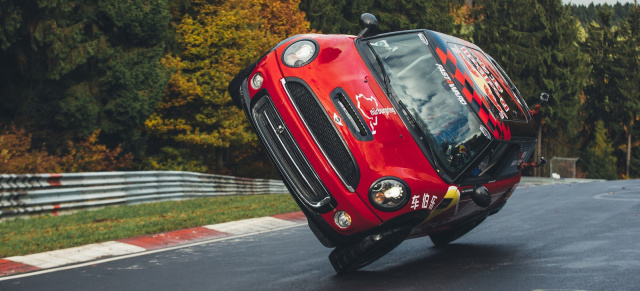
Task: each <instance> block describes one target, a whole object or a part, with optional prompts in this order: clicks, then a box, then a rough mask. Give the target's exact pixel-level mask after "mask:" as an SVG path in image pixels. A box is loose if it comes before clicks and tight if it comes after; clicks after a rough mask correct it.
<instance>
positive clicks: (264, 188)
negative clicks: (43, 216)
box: [0, 171, 288, 218]
mask: <svg viewBox="0 0 640 291" xmlns="http://www.w3.org/2000/svg"><path fill="white" fill-rule="evenodd" d="M275 193H288V190H287V188H286V187H285V186H284V184H283V183H282V181H279V180H267V179H249V178H238V177H232V176H223V175H211V174H200V173H193V172H178V171H148V172H93V173H68V174H67V173H65V174H25V175H11V174H1V175H0V218H4V217H9V216H15V215H27V214H34V213H41V212H55V211H59V210H72V209H79V208H90V207H99V206H106V205H113V204H136V203H144V202H154V201H162V200H179V199H187V198H195V197H204V196H221V195H247V194H275Z"/></svg>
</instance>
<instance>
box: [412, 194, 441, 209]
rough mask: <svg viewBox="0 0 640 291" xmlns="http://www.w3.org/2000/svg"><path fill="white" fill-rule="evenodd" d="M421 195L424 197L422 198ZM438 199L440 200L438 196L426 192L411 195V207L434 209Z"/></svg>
mask: <svg viewBox="0 0 640 291" xmlns="http://www.w3.org/2000/svg"><path fill="white" fill-rule="evenodd" d="M421 196H422V199H420V197H421ZM436 200H438V196H436V195H429V193H424V194H422V195H413V196H411V209H413V210H416V209H427V210H433V209H434V208H435V207H436Z"/></svg>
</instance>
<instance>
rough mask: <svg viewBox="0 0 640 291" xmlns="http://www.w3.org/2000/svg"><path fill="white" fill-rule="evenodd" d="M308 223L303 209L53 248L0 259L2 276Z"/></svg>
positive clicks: (0, 274)
mask: <svg viewBox="0 0 640 291" xmlns="http://www.w3.org/2000/svg"><path fill="white" fill-rule="evenodd" d="M303 224H306V217H305V216H304V214H303V213H302V212H292V213H285V214H278V215H273V216H267V217H260V218H251V219H244V220H238V221H232V222H225V223H220V224H213V225H206V226H201V227H194V228H188V229H183V230H176V231H170V232H166V233H161V234H153V235H145V236H139V237H133V238H127V239H121V240H117V241H108V242H102V243H96V244H90V245H85V246H80V247H73V248H68V249H62V250H55V251H50V252H44V253H38V254H31V255H26V256H15V257H8V258H4V259H0V277H2V276H9V275H15V274H19V273H25V272H33V271H39V270H44V269H51V268H56V267H61V266H65V265H73V264H80V263H85V262H90V261H95V260H99V259H104V258H110V257H118V256H124V255H129V254H134V253H140V252H145V251H149V250H156V249H162V248H166V247H170V246H176V245H182V244H187V243H192V242H196V241H204V240H208V239H213V238H223V237H227V236H236V235H249V234H257V233H262V232H269V231H273V230H278V229H284V228H289V227H294V226H299V225H303Z"/></svg>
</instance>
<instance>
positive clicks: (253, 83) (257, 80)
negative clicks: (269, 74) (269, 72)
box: [251, 73, 264, 90]
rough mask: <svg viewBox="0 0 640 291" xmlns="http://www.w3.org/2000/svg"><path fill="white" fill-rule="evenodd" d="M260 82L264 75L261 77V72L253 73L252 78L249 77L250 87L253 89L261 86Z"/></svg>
mask: <svg viewBox="0 0 640 291" xmlns="http://www.w3.org/2000/svg"><path fill="white" fill-rule="evenodd" d="M262 82H264V77H262V74H260V73H256V74H255V75H253V78H251V88H253V89H254V90H258V89H260V87H262Z"/></svg>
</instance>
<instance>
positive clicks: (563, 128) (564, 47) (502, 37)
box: [472, 0, 588, 159]
mask: <svg viewBox="0 0 640 291" xmlns="http://www.w3.org/2000/svg"><path fill="white" fill-rule="evenodd" d="M474 5H475V9H474V11H473V15H472V16H473V17H474V18H475V22H474V31H473V34H472V37H473V41H474V42H475V43H476V44H478V45H479V46H480V47H481V48H483V49H484V50H485V51H486V52H487V53H489V54H490V55H492V56H493V57H494V58H495V59H496V61H498V63H500V64H501V65H502V66H503V68H504V70H505V71H506V72H507V73H508V74H509V76H511V78H512V79H513V81H514V83H515V84H516V85H517V86H518V88H519V90H520V92H521V93H522V95H523V96H524V97H525V99H527V100H528V103H529V104H537V103H538V96H539V95H540V93H541V92H548V93H550V94H551V99H550V102H549V103H548V105H547V106H546V107H545V108H544V109H543V110H542V111H541V114H542V117H543V118H542V122H541V126H540V129H539V130H540V132H539V135H538V136H539V139H540V137H542V140H539V141H538V147H539V148H538V150H537V151H536V159H538V158H539V157H540V156H541V155H542V156H553V155H558V156H568V155H573V154H576V150H577V149H578V146H579V145H578V144H576V143H574V142H572V141H573V140H574V139H575V137H576V136H577V134H578V131H577V130H576V129H577V128H580V125H581V118H580V116H579V114H578V111H579V110H578V109H579V108H580V99H579V95H580V93H581V90H582V88H583V86H584V82H585V79H586V77H587V76H588V66H587V59H586V57H585V55H584V54H583V53H582V52H581V50H580V47H579V44H578V42H579V31H580V27H579V23H578V22H577V21H576V19H575V18H573V17H572V16H571V15H570V14H569V8H568V7H566V6H563V5H562V2H561V1H560V0H537V1H535V0H529V1H517V2H514V1H508V0H481V1H474ZM542 133H544V135H543V134H542ZM542 148H544V149H545V150H544V152H542V151H541V149H542Z"/></svg>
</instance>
